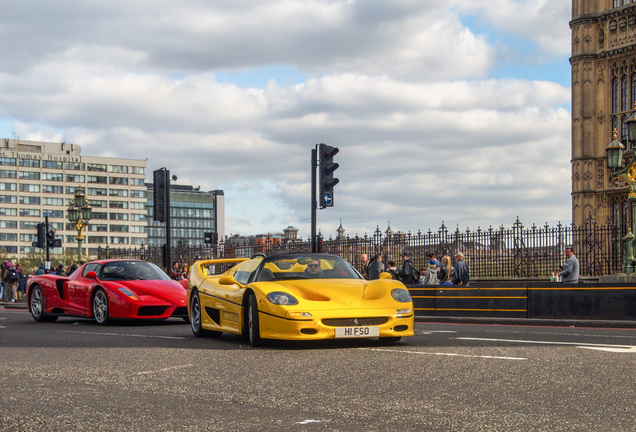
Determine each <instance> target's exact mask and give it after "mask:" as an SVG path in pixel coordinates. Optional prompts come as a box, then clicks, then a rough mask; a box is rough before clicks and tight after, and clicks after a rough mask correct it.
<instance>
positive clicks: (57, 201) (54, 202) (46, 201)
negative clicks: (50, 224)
mask: <svg viewBox="0 0 636 432" xmlns="http://www.w3.org/2000/svg"><path fill="white" fill-rule="evenodd" d="M42 205H50V206H62V205H64V199H63V198H48V197H44V198H42Z"/></svg>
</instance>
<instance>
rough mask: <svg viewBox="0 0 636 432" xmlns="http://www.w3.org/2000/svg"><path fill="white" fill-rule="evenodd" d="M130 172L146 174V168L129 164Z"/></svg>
mask: <svg viewBox="0 0 636 432" xmlns="http://www.w3.org/2000/svg"><path fill="white" fill-rule="evenodd" d="M130 173H131V174H146V168H145V167H141V166H131V167H130Z"/></svg>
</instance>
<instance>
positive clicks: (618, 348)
mask: <svg viewBox="0 0 636 432" xmlns="http://www.w3.org/2000/svg"><path fill="white" fill-rule="evenodd" d="M455 339H458V340H473V341H480V342H511V343H519V344H524V343H525V344H539V345H570V346H575V347H577V348H583V349H591V350H597V351H607V352H617V353H618V352H620V353H634V352H636V346H633V345H615V344H612V345H609V344H593V343H580V342H558V341H530V340H519V339H489V338H472V337H458V338H455Z"/></svg>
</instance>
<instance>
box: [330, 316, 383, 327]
mask: <svg viewBox="0 0 636 432" xmlns="http://www.w3.org/2000/svg"><path fill="white" fill-rule="evenodd" d="M388 320H389V319H388V318H387V317H376V318H327V319H324V320H322V323H323V324H324V325H328V326H330V327H355V326H372V325H380V324H384V323H385V322H387V321H388Z"/></svg>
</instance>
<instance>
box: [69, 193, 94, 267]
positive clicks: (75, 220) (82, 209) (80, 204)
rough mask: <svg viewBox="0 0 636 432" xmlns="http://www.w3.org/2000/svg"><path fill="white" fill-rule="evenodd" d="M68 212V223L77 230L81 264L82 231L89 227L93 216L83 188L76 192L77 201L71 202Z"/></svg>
mask: <svg viewBox="0 0 636 432" xmlns="http://www.w3.org/2000/svg"><path fill="white" fill-rule="evenodd" d="M67 211H68V221H69V222H70V223H71V224H72V225H73V227H74V228H75V229H76V230H77V236H76V237H75V240H77V262H81V261H82V241H84V236H83V235H82V231H84V227H86V225H88V221H89V220H90V219H91V217H92V216H93V209H92V207H91V206H89V205H88V204H87V203H86V195H84V192H82V187H81V186H79V187H78V188H77V192H75V199H74V200H73V201H71V204H70V205H69V206H68V209H67Z"/></svg>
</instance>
